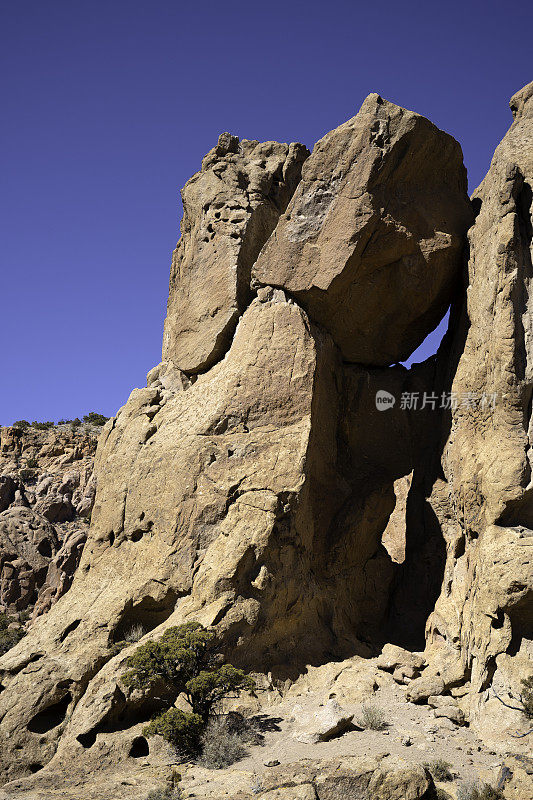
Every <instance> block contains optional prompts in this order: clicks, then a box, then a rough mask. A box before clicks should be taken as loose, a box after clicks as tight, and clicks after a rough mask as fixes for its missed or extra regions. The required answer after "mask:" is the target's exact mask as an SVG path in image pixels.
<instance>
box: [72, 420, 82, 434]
mask: <svg viewBox="0 0 533 800" xmlns="http://www.w3.org/2000/svg"><path fill="white" fill-rule="evenodd" d="M80 425H81V419H80V418H79V417H76V418H75V419H73V420H72V422H71V423H70V427H71V429H72V432H74V431H75V430H76V428H79V427H80Z"/></svg>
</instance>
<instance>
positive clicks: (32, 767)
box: [29, 764, 43, 773]
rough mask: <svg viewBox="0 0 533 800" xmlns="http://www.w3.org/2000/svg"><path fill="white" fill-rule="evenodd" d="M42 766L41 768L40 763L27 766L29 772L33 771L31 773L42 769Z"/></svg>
mask: <svg viewBox="0 0 533 800" xmlns="http://www.w3.org/2000/svg"><path fill="white" fill-rule="evenodd" d="M42 768H43V765H42V764H30V766H29V770H30V772H33V773H35V772H39V770H40V769H42Z"/></svg>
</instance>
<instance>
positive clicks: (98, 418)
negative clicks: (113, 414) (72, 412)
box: [83, 411, 109, 425]
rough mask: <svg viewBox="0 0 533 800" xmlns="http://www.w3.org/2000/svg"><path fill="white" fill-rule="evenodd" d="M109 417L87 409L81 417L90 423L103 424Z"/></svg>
mask: <svg viewBox="0 0 533 800" xmlns="http://www.w3.org/2000/svg"><path fill="white" fill-rule="evenodd" d="M108 419H109V417H104V415H103V414H97V413H96V411H89V413H88V414H85V416H84V417H83V421H84V422H90V423H91V425H105V424H106V422H107V420H108Z"/></svg>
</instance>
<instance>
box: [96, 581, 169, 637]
mask: <svg viewBox="0 0 533 800" xmlns="http://www.w3.org/2000/svg"><path fill="white" fill-rule="evenodd" d="M177 598H178V595H177V593H176V592H175V591H174V590H172V589H169V590H168V592H167V594H166V596H165V597H164V598H162V599H160V600H155V599H154V598H153V597H150V596H149V595H148V596H146V597H143V599H142V600H141V601H140V602H139V603H135V604H133V603H132V602H131V601H130V602H129V603H128V605H127V606H126V608H125V609H124V611H123V612H122V615H121V618H120V620H119V622H118V624H117V625H116V627H115V629H114V631H113V634H112V641H113V643H116V642H123V641H124V640H125V639H127V637H129V636H131V632H132V631H134V630H140V629H141V628H142V630H143V635H144V634H145V633H148V632H149V631H151V630H153V629H154V628H157V626H158V625H161V623H163V622H165V620H167V619H168V618H169V617H170V615H171V614H172V612H173V611H174V607H175V605H176V600H177Z"/></svg>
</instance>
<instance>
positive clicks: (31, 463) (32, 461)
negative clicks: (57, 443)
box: [26, 456, 39, 469]
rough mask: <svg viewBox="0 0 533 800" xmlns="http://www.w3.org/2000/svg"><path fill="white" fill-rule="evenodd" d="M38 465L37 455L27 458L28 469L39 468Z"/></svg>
mask: <svg viewBox="0 0 533 800" xmlns="http://www.w3.org/2000/svg"><path fill="white" fill-rule="evenodd" d="M38 466H39V462H38V461H37V459H36V458H35V456H30V457H29V458H27V459H26V467H27V468H28V469H37V467H38Z"/></svg>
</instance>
